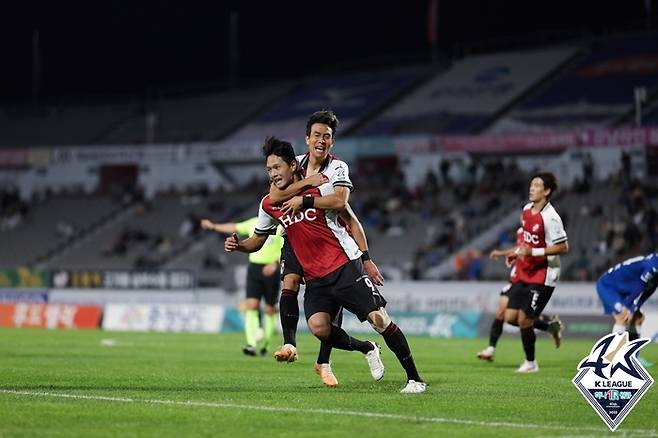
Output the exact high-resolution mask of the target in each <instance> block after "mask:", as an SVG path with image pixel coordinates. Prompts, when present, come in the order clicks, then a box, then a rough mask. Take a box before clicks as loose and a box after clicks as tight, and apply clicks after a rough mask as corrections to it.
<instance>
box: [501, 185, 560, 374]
mask: <svg viewBox="0 0 658 438" xmlns="http://www.w3.org/2000/svg"><path fill="white" fill-rule="evenodd" d="M557 189H558V182H557V178H556V177H555V175H553V174H552V173H550V172H541V173H537V174H536V175H534V176H533V177H532V179H531V180H530V188H529V193H528V197H529V201H530V202H529V203H528V204H527V205H526V206H525V207H523V212H522V213H521V227H522V228H523V244H522V245H519V246H517V247H516V250H515V253H516V255H517V261H516V274H517V276H518V281H517V282H516V283H514V284H513V285H512V287H511V288H510V290H509V292H508V295H509V302H508V303H507V310H506V311H505V320H506V321H507V322H509V323H514V322H516V324H518V326H519V329H520V330H521V341H522V343H523V351H524V352H525V362H524V363H523V364H521V366H520V367H519V368H518V369H517V372H520V373H534V372H537V371H539V365H537V361H536V360H535V343H536V341H537V337H536V335H535V330H534V327H533V326H534V322H535V320H536V319H537V317H538V316H539V315H540V314H541V312H542V310H544V307H546V304H548V301H549V300H550V299H551V295H552V294H553V291H554V290H555V286H556V285H557V282H558V280H559V279H560V254H565V253H567V252H568V251H569V244H568V242H567V233H566V231H565V230H564V225H563V224H562V219H561V218H560V215H559V214H558V213H557V211H555V208H553V205H552V204H551V202H550V198H551V196H552V195H554V194H555V192H556V191H557Z"/></svg>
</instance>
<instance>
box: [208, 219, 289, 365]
mask: <svg viewBox="0 0 658 438" xmlns="http://www.w3.org/2000/svg"><path fill="white" fill-rule="evenodd" d="M257 221H258V218H257V217H252V218H251V219H247V220H245V221H243V222H237V223H233V222H227V223H221V224H219V223H214V222H212V221H210V220H209V219H203V220H201V228H203V229H204V230H211V231H215V232H217V233H223V234H233V233H237V234H241V235H243V236H251V235H253V234H254V229H255V227H256V222H257ZM282 246H283V238H282V237H281V236H276V235H273V236H269V237H268V238H267V240H266V241H265V242H264V244H263V247H262V248H261V249H260V250H259V251H256V252H254V253H251V254H249V266H248V267H247V300H246V311H245V317H244V320H245V323H244V330H245V336H246V338H247V345H245V347H244V348H243V349H242V351H243V353H244V354H246V355H248V356H256V354H257V353H260V355H261V356H264V355H265V354H267V347H268V346H269V345H270V342H271V341H272V337H273V336H274V333H275V332H276V303H277V301H278V298H279V284H280V281H279V275H278V272H279V256H280V255H281V247H282ZM261 298H262V299H263V300H264V301H265V315H264V318H263V319H264V323H263V333H264V337H263V342H262V344H261V345H260V346H258V345H257V341H256V333H257V332H258V328H259V326H260V323H259V313H260V300H261ZM257 347H260V348H257Z"/></svg>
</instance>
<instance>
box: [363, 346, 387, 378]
mask: <svg viewBox="0 0 658 438" xmlns="http://www.w3.org/2000/svg"><path fill="white" fill-rule="evenodd" d="M368 342H370V343H371V344H372V346H373V347H375V348H373V349H372V350H370V351H369V352H367V353H366V360H367V361H368V366H369V367H370V375H371V376H372V378H373V379H375V380H381V379H382V377H384V363H383V362H382V357H381V351H380V350H379V345H377V344H376V343H374V342H372V341H368Z"/></svg>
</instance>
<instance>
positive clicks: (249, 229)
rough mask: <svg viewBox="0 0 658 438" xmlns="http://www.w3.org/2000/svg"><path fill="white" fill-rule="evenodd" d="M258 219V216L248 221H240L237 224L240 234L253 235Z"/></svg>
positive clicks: (236, 228) (236, 227)
mask: <svg viewBox="0 0 658 438" xmlns="http://www.w3.org/2000/svg"><path fill="white" fill-rule="evenodd" d="M257 221H258V218H257V217H252V218H249V219H247V220H246V221H242V222H238V223H237V224H235V230H236V231H237V232H238V234H241V235H243V236H251V235H252V234H254V228H255V227H256V222H257Z"/></svg>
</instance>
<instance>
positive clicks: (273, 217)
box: [224, 137, 426, 393]
mask: <svg viewBox="0 0 658 438" xmlns="http://www.w3.org/2000/svg"><path fill="white" fill-rule="evenodd" d="M263 152H264V155H265V157H266V159H267V161H266V163H267V164H266V167H267V173H268V175H269V177H270V180H271V181H272V183H274V184H275V185H276V186H277V187H278V188H279V189H282V190H283V189H285V188H286V187H287V186H288V185H290V184H292V183H293V182H295V181H298V180H299V179H300V175H299V173H298V171H297V170H298V169H297V166H298V164H297V161H296V160H295V152H294V150H293V147H292V145H291V144H290V143H288V142H285V141H281V140H279V139H277V138H274V137H270V138H268V139H266V141H265V144H264V145H263ZM331 190H333V188H332V187H331V186H330V185H328V184H327V185H322V186H320V187H313V188H309V189H307V190H306V191H305V192H304V193H303V194H302V195H303V197H304V199H303V203H304V207H305V209H304V210H302V211H300V212H298V213H294V214H290V213H284V212H283V211H282V210H281V208H280V207H276V206H274V205H272V203H271V201H270V199H269V195H266V196H265V197H264V198H263V200H262V201H261V203H260V209H259V212H258V223H257V224H256V230H255V234H254V235H253V236H252V237H250V238H248V239H246V240H242V241H239V240H238V238H237V236H236V235H233V236H231V237H229V238H227V239H226V241H225V243H224V248H225V249H226V251H228V252H232V251H241V252H246V253H250V252H253V251H257V250H258V249H260V247H261V246H262V245H263V244H264V243H265V241H266V240H267V236H268V235H270V234H272V233H274V232H275V230H276V227H277V225H278V224H279V223H280V224H281V225H283V227H284V228H285V230H286V232H287V234H288V239H289V241H290V245H291V246H292V249H293V251H294V252H295V254H296V256H297V259H298V260H299V263H300V264H301V265H302V269H303V270H304V278H305V280H306V294H305V298H304V313H305V315H306V318H307V324H308V327H309V329H310V331H311V333H313V335H315V336H316V337H317V338H318V339H320V340H322V341H325V342H327V343H328V344H329V345H330V346H331V347H333V348H338V349H340V350H347V351H354V350H358V351H361V352H362V353H364V354H365V355H366V358H367V359H368V364H369V366H370V371H371V374H372V376H373V378H375V379H376V380H379V379H381V378H382V377H383V375H384V366H383V364H382V363H381V359H380V355H379V347H378V346H377V345H376V344H375V343H373V342H362V341H358V340H356V339H354V338H352V337H351V336H350V335H348V334H347V333H346V332H345V331H344V330H343V329H342V328H340V327H338V326H337V325H334V324H332V323H331V315H332V314H336V309H337V308H338V307H339V306H343V307H344V308H345V309H347V310H348V311H350V312H352V313H353V314H354V315H356V316H357V317H358V318H359V320H360V321H362V322H363V321H365V320H368V322H369V323H370V324H371V326H372V327H373V328H374V329H375V330H376V331H377V332H378V333H379V334H381V335H382V337H383V338H384V341H385V342H386V345H387V346H388V347H389V348H390V349H391V350H392V351H393V352H394V353H395V355H396V357H397V358H398V360H399V361H400V364H401V365H402V367H403V368H404V370H405V371H406V373H407V384H406V386H405V387H404V388H403V389H402V390H401V391H400V392H402V393H421V392H425V389H426V385H425V382H424V381H423V379H422V378H421V377H420V375H419V374H418V371H417V369H416V365H415V363H414V360H413V356H412V354H411V350H410V348H409V344H408V343H407V339H406V337H405V336H404V334H403V333H402V331H401V330H400V328H399V327H398V326H397V325H396V324H395V323H394V322H393V321H391V319H390V317H389V316H388V313H387V312H386V310H385V308H384V307H385V306H386V300H385V299H384V297H383V296H382V295H381V294H380V292H379V291H378V290H377V287H376V286H375V285H374V284H373V282H372V281H371V280H370V278H369V277H368V275H367V274H366V272H365V271H364V269H363V263H362V261H361V255H362V252H361V251H360V250H359V248H358V246H357V244H356V242H355V241H354V239H353V238H352V237H351V236H350V235H349V233H348V232H347V230H346V229H345V227H344V226H342V225H341V224H340V223H339V221H338V215H337V212H336V211H334V210H322V209H317V208H315V206H314V199H315V198H316V197H320V196H322V195H324V194H325V193H328V192H329V191H331Z"/></svg>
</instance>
